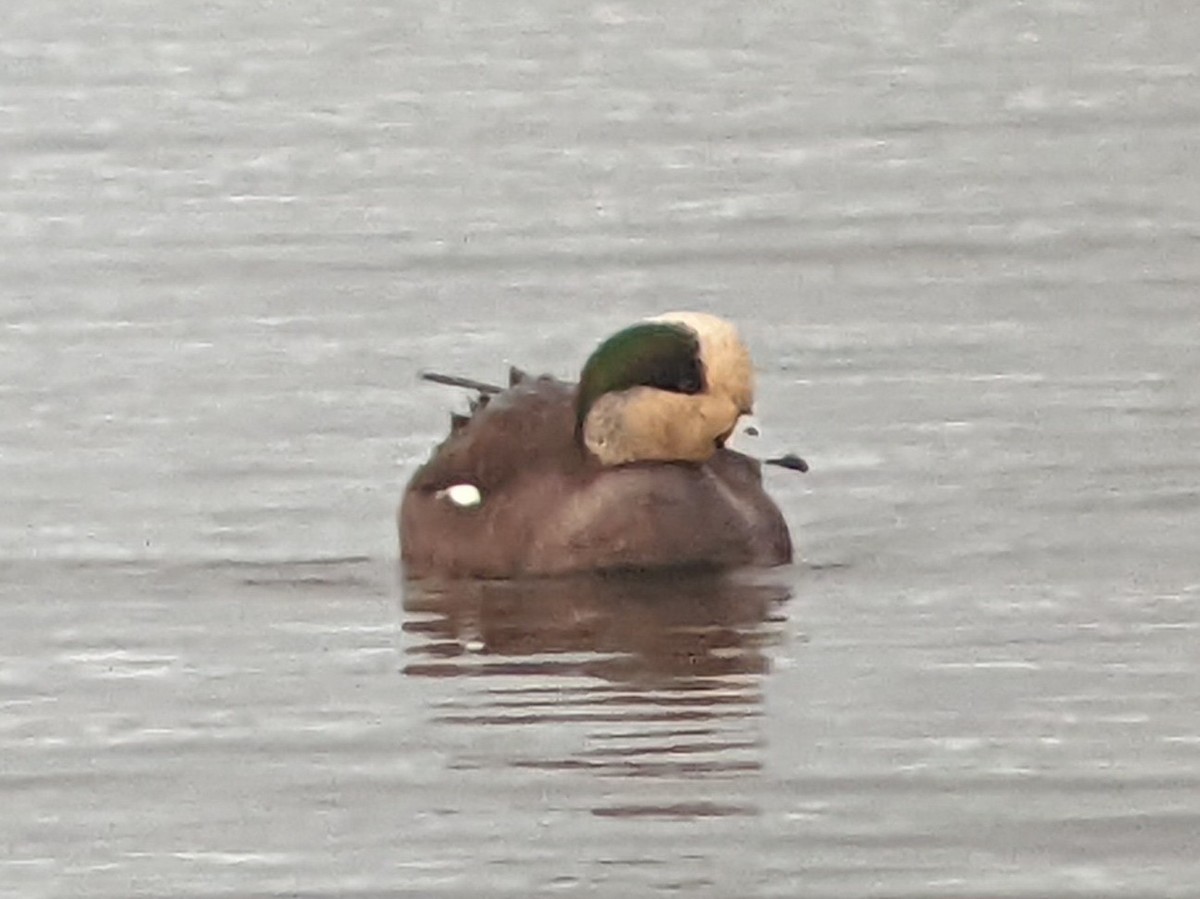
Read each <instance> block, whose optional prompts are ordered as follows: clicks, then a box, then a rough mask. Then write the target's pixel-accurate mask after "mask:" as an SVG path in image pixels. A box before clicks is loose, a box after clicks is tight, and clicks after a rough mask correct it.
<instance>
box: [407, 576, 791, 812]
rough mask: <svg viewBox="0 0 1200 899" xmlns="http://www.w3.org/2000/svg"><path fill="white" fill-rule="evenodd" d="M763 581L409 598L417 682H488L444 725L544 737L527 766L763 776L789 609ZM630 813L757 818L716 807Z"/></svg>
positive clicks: (583, 582) (549, 585)
mask: <svg viewBox="0 0 1200 899" xmlns="http://www.w3.org/2000/svg"><path fill="white" fill-rule="evenodd" d="M762 577H763V576H762V575H761V574H759V575H757V576H756V580H744V579H739V578H736V577H717V576H715V575H712V574H704V575H701V574H687V575H681V574H672V575H669V576H655V577H650V578H648V577H645V576H641V577H636V578H634V577H604V578H601V577H595V576H591V577H581V578H576V579H570V580H563V579H556V580H552V581H551V580H546V581H532V582H529V581H527V582H516V581H513V582H463V583H453V584H443V585H437V586H431V585H418V584H409V585H407V587H406V591H405V598H404V609H405V616H404V617H405V620H404V631H405V632H406V634H407V635H408V637H409V639H408V640H407V641H406V642H407V643H408V645H407V647H406V650H405V655H406V659H405V664H404V666H403V671H404V673H405V674H406V675H408V676H412V677H431V678H455V677H469V678H481V679H484V680H483V682H481V683H478V686H479V687H482V689H479V690H471V691H466V695H464V693H463V692H456V693H455V695H454V698H453V699H452V700H450V701H448V702H446V703H445V704H443V705H442V707H441V708H440V709H439V710H438V712H437V714H436V720H437V721H438V722H440V723H444V724H457V725H462V726H466V727H478V728H485V727H488V726H489V725H526V726H529V725H532V726H533V728H534V730H525V731H523V732H522V733H523V739H522V741H521V742H522V745H523V747H524V748H525V750H526V751H524V752H522V753H520V755H521V756H522V757H521V758H519V759H511V758H510V759H509V760H508V763H509V764H510V765H512V766H514V767H518V768H527V769H528V768H535V769H543V770H584V771H589V772H592V773H595V774H599V775H616V776H622V777H679V776H686V777H687V778H689V779H692V778H695V777H698V776H699V777H703V776H706V775H715V776H718V777H720V776H730V775H736V774H738V773H739V772H750V771H756V770H758V769H759V768H760V767H761V762H760V758H759V757H760V752H759V750H760V748H761V746H760V739H761V738H760V736H759V728H758V724H757V722H758V718H759V717H760V715H761V704H762V677H763V675H764V674H765V673H766V672H767V670H768V669H769V665H770V656H769V650H770V646H771V644H772V643H774V642H775V641H777V640H778V639H779V635H780V633H781V629H782V628H781V623H782V621H783V615H782V604H783V602H784V601H785V600H786V599H787V598H788V596H789V591H788V589H787V587H786V586H784V585H782V584H780V583H774V582H769V581H764V580H763V579H762ZM481 739H484V740H485V739H486V735H483V736H481ZM530 752H532V757H531V755H530ZM730 798H732V797H730ZM618 808H620V809H622V811H621V812H619V813H622V814H626V813H627V814H635V813H640V814H675V815H685V816H689V817H690V816H694V815H711V814H731V813H746V812H747V811H748V809H747V808H745V807H744V806H742V805H739V804H737V803H736V802H733V803H724V804H722V803H721V802H713V801H708V800H707V799H706V800H705V801H700V802H697V801H695V800H694V799H693V800H689V801H680V802H678V803H675V804H671V803H668V804H667V805H665V806H664V805H662V804H661V803H660V804H658V805H652V806H644V805H640V804H637V803H633V804H626V805H622V806H620V807H618ZM595 811H596V812H597V813H598V814H616V813H618V811H616V810H615V809H614V808H613V807H608V808H604V809H595Z"/></svg>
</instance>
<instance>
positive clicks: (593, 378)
mask: <svg viewBox="0 0 1200 899" xmlns="http://www.w3.org/2000/svg"><path fill="white" fill-rule="evenodd" d="M631 387H657V388H658V389H659V390H669V391H671V392H673V393H700V392H701V391H702V390H704V364H703V363H702V362H701V361H700V341H699V339H698V338H697V337H696V335H695V333H694V332H693V331H692V330H691V329H690V328H685V327H683V326H682V325H677V324H671V323H668V322H642V323H641V324H637V325H631V326H630V327H628V328H625V329H624V330H622V331H618V332H617V333H616V334H614V335H613V336H612V337H610V338H608V339H607V340H605V341H604V342H603V343H602V344H600V346H598V347H596V350H595V352H593V353H592V355H591V356H589V357H588V360H587V362H585V363H584V365H583V372H582V373H581V374H580V376H579V392H578V394H577V396H576V400H575V427H576V431H577V432H581V431H582V429H583V423H584V421H585V420H586V419H587V415H588V412H589V410H591V408H592V404H593V403H595V402H596V400H597V399H599V398H600V397H601V396H603V395H604V394H606V393H614V392H619V391H622V390H628V389H629V388H631Z"/></svg>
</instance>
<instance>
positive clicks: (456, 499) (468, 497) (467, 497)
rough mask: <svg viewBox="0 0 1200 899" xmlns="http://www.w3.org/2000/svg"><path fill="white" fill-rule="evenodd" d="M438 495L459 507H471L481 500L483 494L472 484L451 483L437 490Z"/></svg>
mask: <svg viewBox="0 0 1200 899" xmlns="http://www.w3.org/2000/svg"><path fill="white" fill-rule="evenodd" d="M437 495H438V496H439V497H445V498H446V499H448V500H450V502H452V503H454V505H456V506H458V507H459V508H460V509H473V508H475V507H476V506H478V505H479V504H480V503H482V502H483V494H482V493H480V492H479V488H478V487H476V486H475V485H474V484H452V485H451V486H449V487H447V488H445V489H444V490H439V491H438V492H437Z"/></svg>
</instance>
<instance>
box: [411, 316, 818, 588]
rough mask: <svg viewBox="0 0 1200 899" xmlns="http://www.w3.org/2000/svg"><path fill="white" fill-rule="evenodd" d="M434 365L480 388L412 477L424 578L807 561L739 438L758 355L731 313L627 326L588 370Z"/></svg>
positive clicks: (461, 383)
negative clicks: (453, 369)
mask: <svg viewBox="0 0 1200 899" xmlns="http://www.w3.org/2000/svg"><path fill="white" fill-rule="evenodd" d="M423 377H424V378H426V379H427V380H430V381H435V382H438V383H442V384H450V385H453V386H458V387H465V388H468V389H471V390H473V391H475V394H476V395H475V397H474V398H472V400H471V403H470V414H469V415H462V414H459V413H452V414H451V422H450V433H449V435H448V436H447V437H446V438H445V439H444V440H443V441H442V442H441V443H440V444H438V445H437V446H436V447H435V448H434V450H433V452H432V454H431V455H430V457H429V459H428V460H427V461H426V462H425V463H424V464H423V465H421V466H420V467H419V468H418V469H417V470H416V471H415V472H414V474H413V475H412V477H411V478H410V480H409V482H408V484H407V486H406V487H405V490H404V494H403V498H402V500H401V503H400V508H399V510H398V512H397V523H398V528H399V536H400V555H401V562H402V564H403V567H404V573H405V577H406V578H407V579H409V580H425V579H443V580H457V579H484V580H487V579H495V580H508V579H515V578H524V577H546V576H556V575H567V574H578V573H585V572H597V573H610V572H642V571H661V570H666V569H673V568H680V569H715V570H726V569H732V568H739V567H771V566H777V565H784V564H787V563H789V562H791V561H792V554H793V546H792V539H791V534H790V532H789V530H788V527H787V523H786V521H785V520H784V517H783V514H782V512H781V511H780V510H779V507H778V506H777V505H776V504H775V502H774V501H773V500H772V499H771V498H770V496H769V495H768V494H767V493H766V491H765V489H764V488H763V484H762V462H760V461H759V460H758V459H755V458H753V457H751V456H748V455H746V454H743V453H740V452H738V451H736V450H734V449H732V448H730V447H728V446H727V445H726V443H727V441H728V440H729V438H730V436H731V435H732V434H733V432H734V430H735V429H736V427H737V423H738V421H739V420H740V419H741V418H742V416H744V415H748V414H750V413H751V412H752V411H753V404H754V368H753V364H752V361H751V356H750V353H749V350H748V349H747V347H746V344H745V342H744V341H743V340H742V338H741V336H740V334H739V332H738V330H737V328H736V326H735V325H734V324H733V323H731V322H729V321H727V320H726V319H724V318H721V317H719V316H716V315H713V314H711V313H704V312H689V311H678V312H668V313H664V314H662V315H658V316H654V317H652V318H648V319H644V320H642V321H639V322H636V323H634V324H632V325H629V326H627V327H625V328H622V329H621V330H619V331H617V332H616V333H614V334H612V335H611V336H609V337H608V338H606V339H605V340H603V341H602V342H601V343H600V344H599V345H598V346H597V347H596V349H595V350H594V351H593V352H592V353H591V354H590V355H589V356H588V358H587V360H586V361H585V362H584V365H583V368H582V369H581V371H580V376H579V380H578V382H577V383H574V384H572V383H569V382H566V381H562V380H559V379H558V378H555V377H553V376H550V375H540V376H536V377H535V376H531V375H529V374H527V373H525V372H523V371H520V370H518V369H515V368H514V369H511V370H510V372H509V378H508V385H507V386H506V387H499V386H495V385H492V384H488V383H483V382H479V381H474V380H471V379H468V378H458V377H453V376H446V375H440V374H435V373H424V375H423ZM766 461H768V462H772V463H776V464H781V465H783V466H784V467H790V468H795V469H797V470H807V465H806V464H805V463H803V461H802V460H799V459H798V458H797V457H794V456H788V457H785V458H784V459H781V460H774V459H773V460H766Z"/></svg>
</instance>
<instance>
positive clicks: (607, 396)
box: [575, 312, 754, 465]
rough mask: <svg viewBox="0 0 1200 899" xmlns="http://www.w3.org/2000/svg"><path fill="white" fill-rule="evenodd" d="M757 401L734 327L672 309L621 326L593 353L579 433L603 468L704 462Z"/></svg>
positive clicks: (579, 400)
mask: <svg viewBox="0 0 1200 899" xmlns="http://www.w3.org/2000/svg"><path fill="white" fill-rule="evenodd" d="M753 405H754V367H753V365H752V363H751V361H750V352H749V351H748V350H747V349H746V345H745V344H744V343H743V342H742V339H741V336H740V335H739V334H738V331H737V328H735V327H734V326H733V324H731V323H730V322H728V321H726V320H725V319H722V318H718V317H717V316H715V315H709V314H708V313H704V312H668V313H666V314H664V315H660V316H657V317H655V318H653V319H648V320H646V321H643V322H639V323H638V324H636V325H631V326H630V327H628V328H625V329H624V330H621V331H618V332H617V333H616V334H614V335H613V336H612V337H609V338H608V339H607V340H605V341H604V342H603V343H601V344H600V346H598V347H597V348H596V350H595V352H593V353H592V355H591V356H590V357H588V360H587V362H586V363H585V364H584V366H583V372H582V373H581V374H580V378H579V388H578V393H577V395H576V407H575V408H576V435H577V437H578V438H579V440H580V442H581V443H582V444H583V445H584V446H585V447H586V448H587V449H588V450H590V451H591V452H592V453H593V454H594V455H595V456H596V457H597V458H598V459H599V460H600V461H601V462H602V463H603V464H605V465H620V464H623V463H626V462H636V461H650V460H653V461H690V462H704V461H705V460H707V459H708V458H709V457H711V456H712V454H713V453H714V452H716V451H717V449H719V448H720V447H721V446H723V445H724V442H725V440H726V438H727V437H728V436H729V434H730V433H731V432H732V431H733V428H734V426H735V425H736V423H737V420H738V418H739V417H740V416H742V415H744V414H748V413H749V412H751V411H752V410H753Z"/></svg>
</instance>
